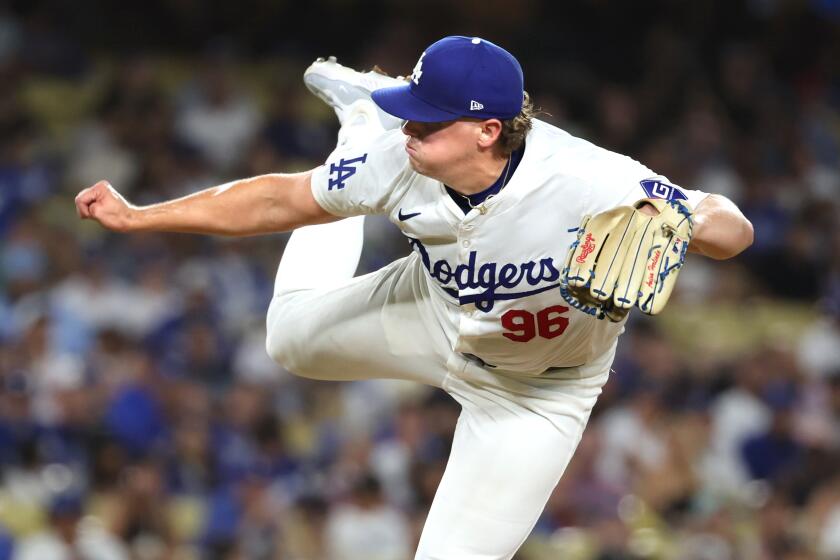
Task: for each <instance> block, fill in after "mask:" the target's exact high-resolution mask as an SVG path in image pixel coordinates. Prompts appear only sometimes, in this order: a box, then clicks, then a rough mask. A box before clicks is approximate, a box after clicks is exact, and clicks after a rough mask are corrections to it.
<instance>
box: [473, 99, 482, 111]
mask: <svg viewBox="0 0 840 560" xmlns="http://www.w3.org/2000/svg"><path fill="white" fill-rule="evenodd" d="M482 109H484V105H482V104H481V103H479V102H478V101H476V100H475V99H471V100H470V111H481V110H482Z"/></svg>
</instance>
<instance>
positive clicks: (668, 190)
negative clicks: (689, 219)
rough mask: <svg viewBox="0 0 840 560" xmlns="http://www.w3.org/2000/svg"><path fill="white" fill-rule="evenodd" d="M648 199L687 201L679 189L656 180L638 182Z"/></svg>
mask: <svg viewBox="0 0 840 560" xmlns="http://www.w3.org/2000/svg"><path fill="white" fill-rule="evenodd" d="M640 183H641V185H642V188H643V189H644V190H645V193H646V194H647V195H648V198H664V199H665V200H688V197H687V196H685V193H683V192H682V191H681V190H680V189H679V188H677V187H675V186H674V185H669V184H668V183H665V182H663V181H659V180H657V179H645V180H644V181H640Z"/></svg>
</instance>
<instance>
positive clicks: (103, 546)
mask: <svg viewBox="0 0 840 560" xmlns="http://www.w3.org/2000/svg"><path fill="white" fill-rule="evenodd" d="M83 512H84V505H83V501H82V498H81V497H79V496H77V495H72V494H61V495H58V496H56V497H54V498H53V499H52V500H51V502H50V505H49V528H48V529H47V530H46V531H43V532H40V533H36V534H33V535H31V536H29V537H27V538H25V539H23V540H22V541H21V542H20V543H19V544H18V545H17V546H16V547H15V549H14V554H13V556H12V558H14V560H45V559H46V558H49V559H51V560H53V559H54V560H128V559H129V558H130V556H129V554H128V551H127V550H126V549H125V548H124V547H123V546H122V544H121V543H120V542H119V540H117V539H116V538H114V536H113V535H111V534H109V533H108V532H107V531H105V530H104V528H103V527H102V526H101V525H99V524H98V522H97V521H95V520H84V521H82V514H83Z"/></svg>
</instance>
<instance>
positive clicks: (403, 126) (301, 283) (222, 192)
mask: <svg viewBox="0 0 840 560" xmlns="http://www.w3.org/2000/svg"><path fill="white" fill-rule="evenodd" d="M304 82H305V84H306V85H307V87H308V88H309V89H310V90H312V92H313V93H315V94H316V95H318V96H319V97H321V98H322V99H323V100H324V101H326V102H327V103H328V104H329V105H330V106H331V107H333V108H334V110H335V112H336V114H337V116H338V118H339V120H340V122H341V125H342V126H341V130H340V133H339V138H338V146H337V148H336V149H335V151H334V152H333V153H332V154H331V155H330V156H329V157H328V159H327V161H326V162H325V163H324V165H322V166H319V167H317V168H316V169H313V170H311V171H308V172H305V173H299V174H280V173H278V174H271V175H264V176H259V177H253V178H249V179H243V180H239V181H234V182H232V183H228V184H225V185H220V186H217V187H212V188H209V189H207V190H204V191H201V192H198V193H195V194H193V195H190V196H187V197H185V198H182V199H178V200H172V201H168V202H163V203H160V204H155V205H151V206H146V207H137V206H133V205H131V204H129V203H128V202H127V201H125V200H124V199H123V198H122V197H121V196H120V194H119V193H118V192H117V191H116V190H115V189H114V188H113V187H112V186H111V185H110V184H108V183H107V182H104V181H102V182H99V183H97V184H96V185H94V186H92V187H90V188H87V189H85V190H83V191H82V192H81V193H79V195H78V196H77V197H76V207H77V210H78V213H79V215H80V216H81V217H82V218H85V219H95V220H97V221H99V222H100V223H101V224H102V225H104V226H105V227H108V228H110V229H113V230H117V231H125V232H131V231H178V232H195V233H204V234H219V235H231V236H242V235H255V234H261V233H270V232H278V231H288V230H296V231H295V232H294V234H293V235H292V237H291V239H290V240H289V243H288V245H287V247H286V250H285V252H284V254H283V257H282V259H281V262H280V265H279V267H278V271H277V279H276V283H275V289H274V298H273V300H272V301H271V304H270V307H269V309H268V318H267V337H266V347H267V349H268V353H269V354H270V355H271V357H272V358H273V359H274V360H275V361H277V362H278V363H279V364H282V365H283V366H284V367H286V368H287V369H288V370H289V371H292V372H294V373H296V374H298V375H301V376H305V377H310V378H314V379H334V380H354V379H368V378H374V377H382V378H397V379H410V380H415V381H419V382H421V383H426V384H430V385H433V386H436V387H441V388H442V389H444V390H445V391H447V392H448V393H449V394H450V395H451V396H452V397H453V398H455V399H456V400H457V401H458V402H459V403H460V404H461V406H462V412H461V416H460V418H459V421H458V425H457V428H456V432H455V439H454V444H453V447H452V453H451V456H450V458H449V462H448V465H447V468H446V472H445V474H444V476H443V479H442V481H441V483H440V487H439V488H438V491H437V495H436V497H435V499H434V502H433V504H432V506H431V510H430V511H429V515H428V518H427V520H426V524H425V527H424V530H423V534H422V537H421V540H420V544H419V547H418V550H417V554H416V558H418V559H429V560H430V559H436V560H443V559H446V560H479V559H481V560H490V559H509V558H511V557H512V556H513V555H514V553H515V552H516V550H517V549H518V548H519V547H520V545H521V544H522V542H523V541H524V540H525V538H526V537H527V536H528V534H529V533H530V531H531V529H532V528H533V526H534V524H535V523H536V521H537V518H538V517H539V515H540V513H541V512H542V509H543V507H544V505H545V503H546V501H547V499H548V497H549V495H550V494H551V492H552V489H553V488H554V486H555V485H556V484H557V481H558V480H559V478H560V476H561V475H562V474H563V471H564V469H565V468H566V465H567V464H568V462H569V460H570V458H571V456H572V453H573V452H574V450H575V447H576V446H577V444H578V442H579V441H580V438H581V433H582V431H583V429H584V427H585V426H586V423H587V420H588V418H589V414H590V411H591V410H592V407H593V405H594V404H595V401H596V399H597V397H598V395H599V394H600V392H601V388H602V387H603V385H604V383H606V381H607V377H608V374H609V370H610V364H611V363H612V361H613V357H614V355H615V349H616V343H617V339H618V337H619V335H620V334H621V333H622V331H623V330H624V324H625V322H626V318H627V314H628V312H629V311H630V310H631V309H633V308H638V309H639V310H640V312H644V313H649V314H656V313H658V312H659V311H660V310H661V309H662V308H663V306H664V305H665V304H666V303H667V301H668V298H669V295H670V293H671V291H672V289H673V287H674V282H675V280H676V278H677V275H678V273H679V270H680V268H681V267H682V265H683V262H684V259H685V255H686V252H687V251H692V252H696V253H700V254H703V255H706V256H708V257H711V258H714V259H726V258H730V257H732V256H734V255H736V254H738V253H740V252H741V251H743V250H744V249H745V248H746V247H748V246H749V245H750V244H751V243H752V226H751V225H750V223H749V222H748V221H747V220H746V219H745V218H744V216H743V215H742V214H741V212H740V211H739V210H738V209H737V207H735V205H734V204H732V203H731V202H730V201H729V200H727V199H726V198H724V197H721V196H717V195H707V194H705V193H702V192H699V191H695V190H689V189H684V188H681V187H679V186H677V185H674V184H673V183H671V182H670V181H669V180H668V179H667V178H666V177H662V176H661V175H657V174H656V173H655V172H654V171H651V170H650V169H648V168H646V167H645V166H644V165H642V164H640V163H639V162H637V161H634V160H632V159H630V158H629V157H625V156H622V155H619V154H616V153H613V152H610V151H608V150H605V149H602V148H599V147H597V146H595V145H593V144H590V143H589V142H587V141H585V140H582V139H580V138H576V137H574V136H572V135H570V134H568V133H567V132H564V131H563V130H560V129H558V128H556V127H553V126H550V125H548V124H546V123H544V122H541V121H539V120H538V119H535V118H533V116H532V107H531V104H530V101H529V100H528V97H527V94H526V93H525V90H524V81H523V74H522V69H521V67H520V65H519V63H518V62H517V60H516V59H515V58H514V57H513V56H512V55H511V54H510V53H509V52H507V51H506V50H504V49H502V48H500V47H498V46H497V45H495V44H493V43H491V42H489V41H487V40H484V39H481V38H471V37H446V38H444V39H442V40H440V41H438V42H436V43H434V44H432V45H431V46H429V47H428V48H427V49H426V50H425V52H423V53H422V55H421V56H420V58H419V60H418V61H417V64H416V66H415V67H414V71H413V73H412V75H411V76H410V78H409V79H407V80H404V81H403V80H398V79H395V78H389V77H387V76H383V75H380V74H377V73H372V72H370V73H359V72H356V71H354V70H351V69H349V68H346V67H343V66H341V65H339V64H337V63H336V62H335V60H334V59H329V60H321V59H319V60H318V61H316V62H315V63H314V64H313V65H312V66H310V68H309V69H308V70H307V71H306V74H305V75H304ZM367 214H384V215H386V216H388V218H389V219H390V220H391V221H392V222H393V223H394V224H396V225H397V226H398V227H399V228H400V230H401V231H402V233H403V235H404V236H405V237H406V239H407V241H408V243H409V245H410V247H411V252H410V254H409V256H407V257H404V258H402V259H400V260H397V261H396V262H394V263H391V264H390V265H388V266H386V267H384V268H382V269H381V270H378V271H376V272H374V273H371V274H368V275H365V276H361V277H356V278H354V277H353V274H354V272H355V269H356V267H357V264H358V260H359V255H360V254H361V249H362V225H363V222H362V220H363V216H364V215H367ZM342 218H346V219H342ZM330 222H331V223H330ZM304 226H307V227H304Z"/></svg>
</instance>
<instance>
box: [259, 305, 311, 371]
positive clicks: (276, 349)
mask: <svg viewBox="0 0 840 560" xmlns="http://www.w3.org/2000/svg"><path fill="white" fill-rule="evenodd" d="M301 322H302V321H298V320H296V319H295V316H294V312H293V311H292V309H290V308H288V307H286V308H285V309H284V306H283V305H282V302H281V301H274V302H272V304H271V308H270V309H269V312H268V319H267V321H266V337H265V350H266V352H267V353H268V355H269V357H270V358H271V359H272V360H274V361H275V362H276V363H278V364H280V365H281V366H283V368H285V369H286V370H288V371H289V372H291V373H294V374H296V375H302V376H306V377H308V376H307V375H306V373H304V372H306V371H308V370H309V368H310V366H311V364H312V362H313V360H312V356H310V355H309V354H310V353H309V352H308V347H310V344H308V341H310V340H311V339H310V336H309V335H308V334H307V330H306V329H303V328H301V326H300V325H301Z"/></svg>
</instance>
